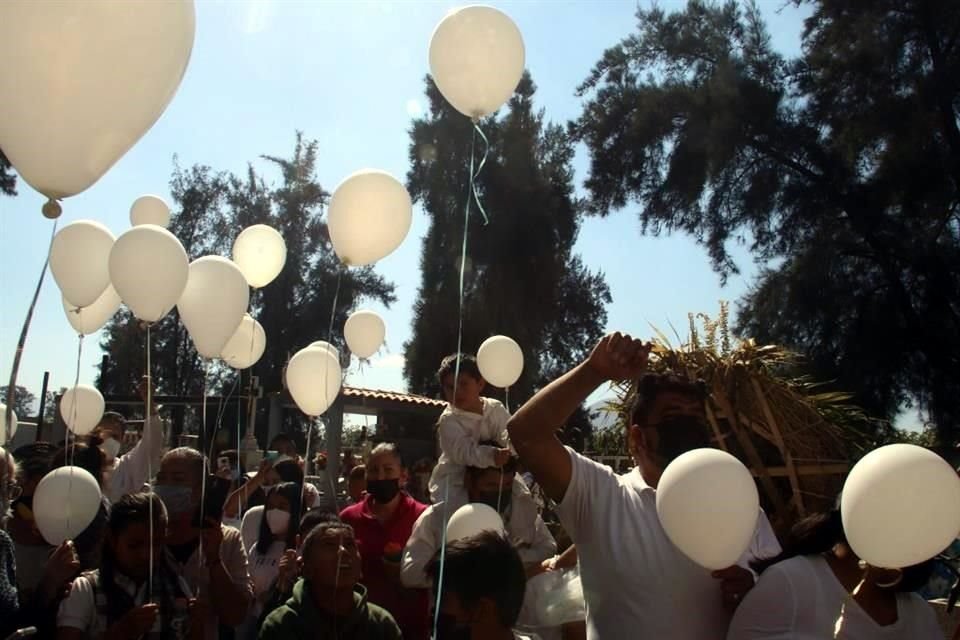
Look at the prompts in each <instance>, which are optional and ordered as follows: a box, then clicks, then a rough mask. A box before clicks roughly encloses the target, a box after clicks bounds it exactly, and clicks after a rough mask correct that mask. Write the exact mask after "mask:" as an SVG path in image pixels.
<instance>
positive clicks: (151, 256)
mask: <svg viewBox="0 0 960 640" xmlns="http://www.w3.org/2000/svg"><path fill="white" fill-rule="evenodd" d="M189 272H190V261H189V260H188V259H187V252H186V251H184V249H183V245H182V244H180V241H179V240H177V238H176V236H174V235H173V234H172V233H170V232H169V231H167V230H166V229H164V228H163V227H158V226H157V225H155V224H142V225H139V226H136V227H134V228H132V229H129V230H128V231H126V232H125V233H124V234H123V235H121V236H120V237H119V238H117V241H116V242H115V243H113V249H112V250H111V251H110V281H111V282H113V288H114V289H116V290H117V293H118V294H120V298H121V299H122V300H123V302H124V304H126V305H127V307H129V309H130V311H132V312H133V315H135V316H136V317H137V318H139V319H140V320H144V321H145V322H156V321H157V320H159V319H160V318H162V317H163V316H165V315H167V313H169V312H170V309H173V305H175V304H176V303H177V300H179V299H180V294H181V293H183V288H184V287H185V286H186V285H187V276H188V274H189Z"/></svg>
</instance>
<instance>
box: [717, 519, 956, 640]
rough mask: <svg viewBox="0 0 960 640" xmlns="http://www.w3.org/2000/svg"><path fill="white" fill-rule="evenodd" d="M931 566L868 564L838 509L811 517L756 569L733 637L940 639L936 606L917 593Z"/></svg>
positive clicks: (753, 639) (736, 639) (769, 639)
mask: <svg viewBox="0 0 960 640" xmlns="http://www.w3.org/2000/svg"><path fill="white" fill-rule="evenodd" d="M931 566H932V565H931V562H930V561H928V562H925V563H923V564H920V565H916V566H912V567H905V568H903V569H877V568H875V567H866V566H863V565H862V564H861V562H860V559H859V558H858V557H857V556H856V555H854V553H853V551H852V550H851V549H850V546H849V545H848V544H847V538H846V535H845V534H844V531H843V522H842V521H841V519H840V512H839V510H834V511H831V512H829V513H821V514H816V515H812V516H809V517H807V518H805V519H804V520H801V521H800V522H798V523H797V524H796V525H795V526H794V527H793V530H792V531H791V533H790V538H789V540H787V543H786V544H785V545H784V551H783V553H781V554H780V555H779V556H777V557H775V558H771V559H769V560H764V561H762V562H759V563H757V564H756V566H755V567H754V568H755V569H757V570H758V571H761V572H762V573H761V576H760V580H759V581H758V582H757V584H756V586H755V587H754V588H753V589H752V590H751V591H749V592H748V593H747V596H746V597H745V598H744V600H743V602H742V603H741V604H740V606H739V607H738V608H737V611H736V614H735V615H734V617H733V622H732V623H731V624H730V630H729V632H728V634H727V640H773V639H777V640H779V639H783V640H786V639H787V638H789V639H791V640H814V639H817V640H820V639H823V638H828V639H829V638H843V639H844V640H876V639H889V640H926V639H928V638H942V637H943V633H942V631H941V630H940V627H939V625H938V624H937V620H936V617H935V615H934V613H933V609H932V608H931V607H930V605H928V604H927V603H926V602H924V600H923V599H922V598H920V597H919V596H918V595H916V594H914V593H912V592H913V591H915V590H916V589H919V588H920V587H921V586H923V584H924V583H925V582H926V580H927V577H928V576H929V574H930V570H931ZM861 582H862V584H861ZM858 585H859V590H857V587H858ZM855 590H856V591H857V593H856V595H853V592H854V591H855ZM838 632H839V633H838Z"/></svg>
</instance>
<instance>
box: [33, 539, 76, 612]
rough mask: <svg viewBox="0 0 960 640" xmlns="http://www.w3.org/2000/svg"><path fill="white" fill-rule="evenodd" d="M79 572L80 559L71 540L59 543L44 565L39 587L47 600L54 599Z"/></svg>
mask: <svg viewBox="0 0 960 640" xmlns="http://www.w3.org/2000/svg"><path fill="white" fill-rule="evenodd" d="M79 572H80V559H79V558H78V557H77V550H76V549H75V548H74V546H73V541H72V540H66V541H64V542H63V543H61V544H60V546H59V547H57V548H56V550H54V552H53V553H52V554H51V555H50V559H49V560H47V565H46V567H44V571H43V578H42V579H41V583H40V589H41V590H42V593H43V596H44V598H45V599H47V600H55V599H56V598H57V597H58V596H60V595H61V593H63V591H64V588H65V587H66V586H67V585H69V584H70V582H71V581H72V580H73V579H74V578H75V577H77V574H78V573H79Z"/></svg>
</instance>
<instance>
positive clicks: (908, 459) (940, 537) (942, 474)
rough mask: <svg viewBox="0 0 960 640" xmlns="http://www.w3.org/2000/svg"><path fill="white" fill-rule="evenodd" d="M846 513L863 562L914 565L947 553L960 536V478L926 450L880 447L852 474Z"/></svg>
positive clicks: (907, 446)
mask: <svg viewBox="0 0 960 640" xmlns="http://www.w3.org/2000/svg"><path fill="white" fill-rule="evenodd" d="M840 514H841V516H842V518H843V530H844V532H845V533H846V536H847V542H849V543H850V548H851V549H853V552H854V553H856V554H857V555H858V556H859V557H860V558H861V559H862V560H865V561H866V562H867V563H869V564H871V565H873V566H875V567H883V568H887V569H901V568H903V567H909V566H911V565H915V564H919V563H921V562H924V561H926V560H929V559H930V558H932V557H934V556H935V555H937V554H938V553H940V552H941V551H943V550H944V549H946V548H947V547H948V546H949V545H950V543H951V542H952V541H953V540H954V539H955V538H956V537H957V535H958V532H960V478H958V477H957V473H956V471H954V470H953V468H952V467H951V466H950V465H949V464H947V462H946V461H945V460H944V459H943V458H941V457H940V456H938V455H937V454H935V453H933V452H932V451H930V450H928V449H924V448H923V447H918V446H915V445H912V444H892V445H888V446H886V447H880V448H879V449H876V450H874V451H871V452H870V453H868V454H867V455H865V456H864V457H863V458H861V459H860V461H859V462H857V464H856V465H854V467H853V469H852V470H851V471H850V475H849V476H847V480H846V482H845V483H844V485H843V495H842V497H841V499H840Z"/></svg>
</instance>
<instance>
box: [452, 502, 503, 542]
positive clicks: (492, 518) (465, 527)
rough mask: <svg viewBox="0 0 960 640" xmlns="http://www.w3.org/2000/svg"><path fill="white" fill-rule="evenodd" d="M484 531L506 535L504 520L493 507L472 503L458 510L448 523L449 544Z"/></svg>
mask: <svg viewBox="0 0 960 640" xmlns="http://www.w3.org/2000/svg"><path fill="white" fill-rule="evenodd" d="M484 531H493V532H494V533H499V534H501V535H505V534H506V527H504V526H503V518H501V517H500V514H499V513H497V510H496V509H494V508H493V507H491V506H489V505H486V504H482V503H479V502H471V503H470V504H465V505H463V506H462V507H460V508H459V509H457V510H456V511H455V512H454V513H453V515H452V516H450V520H448V521H447V542H454V541H456V540H463V539H464V538H469V537H471V536H475V535H477V534H478V533H483V532H484Z"/></svg>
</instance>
